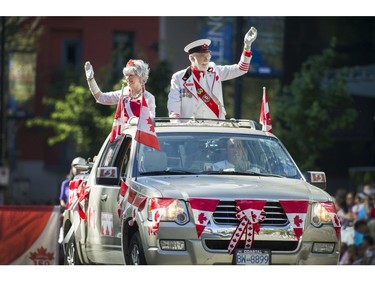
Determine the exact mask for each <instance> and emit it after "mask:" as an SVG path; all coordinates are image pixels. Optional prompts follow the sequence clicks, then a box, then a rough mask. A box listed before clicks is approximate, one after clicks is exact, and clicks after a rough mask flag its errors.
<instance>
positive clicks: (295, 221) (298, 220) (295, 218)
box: [294, 215, 302, 226]
mask: <svg viewBox="0 0 375 281" xmlns="http://www.w3.org/2000/svg"><path fill="white" fill-rule="evenodd" d="M301 223H302V219H300V217H299V215H297V216H295V217H294V224H295V225H296V226H301Z"/></svg>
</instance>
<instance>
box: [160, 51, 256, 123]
mask: <svg viewBox="0 0 375 281" xmlns="http://www.w3.org/2000/svg"><path fill="white" fill-rule="evenodd" d="M251 58H252V53H251V51H250V52H247V51H245V50H244V51H243V53H242V55H241V59H240V61H239V62H238V64H233V65H216V64H215V63H213V62H210V63H209V67H208V70H207V71H206V73H205V74H204V79H205V80H201V81H198V82H199V84H200V85H201V86H202V87H203V89H205V90H206V92H207V94H209V95H210V97H211V98H212V99H213V100H214V101H215V102H216V104H217V105H218V107H219V116H216V115H215V114H214V113H213V112H212V110H211V109H210V108H208V106H207V105H206V104H205V103H204V102H203V101H202V99H201V98H199V97H198V95H197V89H196V86H195V84H194V79H196V78H195V75H194V74H193V71H192V70H191V67H188V68H187V69H183V70H180V71H178V72H176V73H175V74H173V76H172V79H171V88H170V92H169V94H168V105H167V106H168V112H169V116H170V117H173V116H175V115H176V114H177V115H179V117H184V118H190V117H196V118H214V119H216V118H219V119H225V115H226V111H225V107H224V99H223V90H222V83H221V82H222V81H226V80H230V79H233V78H236V77H239V76H241V75H244V74H245V73H247V72H248V71H249V67H250V61H251Z"/></svg>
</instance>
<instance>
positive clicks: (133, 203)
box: [124, 188, 147, 225]
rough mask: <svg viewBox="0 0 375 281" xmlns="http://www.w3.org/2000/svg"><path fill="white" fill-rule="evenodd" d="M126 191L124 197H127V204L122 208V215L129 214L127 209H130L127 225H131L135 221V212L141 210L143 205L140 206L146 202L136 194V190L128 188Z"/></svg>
mask: <svg viewBox="0 0 375 281" xmlns="http://www.w3.org/2000/svg"><path fill="white" fill-rule="evenodd" d="M127 190H128V191H127V194H126V196H125V197H127V202H126V206H125V208H124V214H125V213H128V212H129V211H128V209H131V210H130V213H131V214H130V216H127V217H130V218H131V219H130V221H129V225H133V224H134V221H135V219H136V215H137V212H138V211H141V210H142V209H143V207H144V205H142V203H143V202H144V201H145V200H146V198H147V197H146V196H144V195H142V194H140V193H138V192H137V191H136V190H134V189H132V188H128V189H127Z"/></svg>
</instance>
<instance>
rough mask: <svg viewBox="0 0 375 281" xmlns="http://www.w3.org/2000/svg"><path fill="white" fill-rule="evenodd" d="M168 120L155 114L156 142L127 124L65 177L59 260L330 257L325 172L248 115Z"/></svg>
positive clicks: (331, 225)
mask: <svg viewBox="0 0 375 281" xmlns="http://www.w3.org/2000/svg"><path fill="white" fill-rule="evenodd" d="M174 121H175V120H169V119H168V118H160V119H156V120H155V123H154V126H155V131H156V134H157V137H158V141H159V144H160V148H161V149H160V151H159V150H155V149H153V148H151V147H149V146H145V145H143V144H140V143H138V142H137V141H135V140H134V137H135V133H136V130H137V126H136V124H134V125H131V124H130V125H129V127H128V128H127V130H126V132H127V133H126V135H122V136H119V137H117V139H116V140H115V141H114V142H112V143H110V142H109V140H108V138H107V140H106V141H105V142H104V144H103V146H102V148H101V150H100V152H99V154H98V155H97V157H96V158H95V161H94V163H92V165H90V166H88V167H87V169H88V171H87V172H86V173H85V174H81V175H80V176H78V177H77V178H76V179H75V180H74V181H73V182H72V184H71V194H70V203H71V206H70V208H69V210H68V211H67V212H66V214H65V218H64V234H65V239H64V250H65V262H66V264H127V265H132V264H159V265H162V264H163V265H172V264H185V265H190V264H337V263H338V260H339V250H340V231H339V230H340V221H339V220H338V217H337V214H336V210H335V207H334V202H333V198H332V197H331V196H330V195H329V194H328V193H327V192H325V191H324V189H325V182H326V181H325V174H324V173H323V172H308V173H306V175H305V176H304V175H303V174H302V173H301V172H300V170H299V169H298V167H297V166H296V164H295V162H294V161H293V159H292V157H291V156H290V155H289V153H288V152H287V150H286V148H285V147H284V146H283V145H282V143H281V142H280V140H279V139H278V138H277V137H275V136H274V135H273V134H271V133H266V132H263V131H261V130H259V129H257V128H258V125H259V124H257V123H255V122H253V121H250V120H195V119H192V120H185V121H187V122H174ZM318 186H319V187H318Z"/></svg>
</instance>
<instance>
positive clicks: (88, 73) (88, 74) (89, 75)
mask: <svg viewBox="0 0 375 281" xmlns="http://www.w3.org/2000/svg"><path fill="white" fill-rule="evenodd" d="M85 72H86V78H87V80H91V79H93V78H94V69H93V68H92V65H91V63H90V62H89V61H87V62H85Z"/></svg>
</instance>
